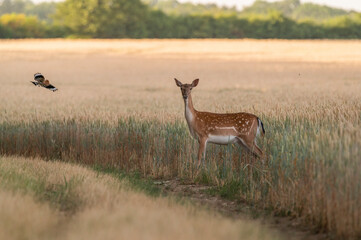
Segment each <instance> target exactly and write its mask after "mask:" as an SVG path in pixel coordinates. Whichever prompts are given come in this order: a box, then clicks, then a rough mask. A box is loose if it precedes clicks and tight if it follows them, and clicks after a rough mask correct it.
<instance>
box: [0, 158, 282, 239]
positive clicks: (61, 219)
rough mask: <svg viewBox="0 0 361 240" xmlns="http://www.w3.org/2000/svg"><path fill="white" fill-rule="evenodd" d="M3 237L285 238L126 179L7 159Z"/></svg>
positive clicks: (1, 166)
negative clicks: (147, 191)
mask: <svg viewBox="0 0 361 240" xmlns="http://www.w3.org/2000/svg"><path fill="white" fill-rule="evenodd" d="M0 173H1V174H0V180H1V181H0V238H1V239H170V238H171V239H200V238H204V237H205V238H207V239H249V240H253V239H270V240H271V239H279V237H280V236H278V235H277V234H276V233H275V232H274V231H271V230H269V229H266V228H265V227H264V226H262V225H261V224H260V223H258V222H257V221H252V220H247V221H245V220H237V221H234V220H230V219H227V218H225V217H222V216H221V215H219V214H217V213H215V212H209V211H206V210H205V209H202V208H200V207H199V206H195V205H192V204H190V203H184V204H179V203H178V202H177V200H176V199H172V198H170V199H169V198H154V197H149V196H146V195H145V194H143V193H140V192H135V191H133V190H132V189H131V187H130V186H129V183H128V182H127V181H126V180H123V181H121V182H119V181H118V180H117V179H115V178H113V177H110V176H107V175H105V174H99V173H96V172H94V171H92V170H90V169H87V168H84V167H81V166H77V165H72V164H65V163H60V162H45V161H43V160H41V159H31V158H19V157H0Z"/></svg>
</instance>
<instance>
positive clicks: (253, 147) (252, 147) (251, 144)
mask: <svg viewBox="0 0 361 240" xmlns="http://www.w3.org/2000/svg"><path fill="white" fill-rule="evenodd" d="M237 143H238V145H240V146H242V147H245V148H246V149H247V150H248V151H250V152H251V153H253V154H254V155H255V156H256V157H259V158H260V157H262V156H263V152H262V150H261V149H260V148H259V147H258V146H257V144H256V143H255V141H247V139H243V138H241V137H237Z"/></svg>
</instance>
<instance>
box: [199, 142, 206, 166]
mask: <svg viewBox="0 0 361 240" xmlns="http://www.w3.org/2000/svg"><path fill="white" fill-rule="evenodd" d="M206 146H207V138H200V139H199V149H198V166H200V165H201V162H202V157H205V152H206Z"/></svg>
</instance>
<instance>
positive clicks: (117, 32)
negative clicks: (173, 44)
mask: <svg viewBox="0 0 361 240" xmlns="http://www.w3.org/2000/svg"><path fill="white" fill-rule="evenodd" d="M55 37H58V38H59V37H60V38H63V37H65V38H282V39H315V38H317V39H319V38H331V39H358V38H361V13H358V12H355V11H346V10H343V9H337V8H332V7H328V6H323V5H318V4H312V3H301V2H300V0H283V1H277V2H267V1H264V0H256V1H255V2H254V4H253V5H251V6H248V7H245V8H244V9H243V10H242V11H240V10H238V9H236V8H235V7H233V8H227V7H218V6H217V5H215V4H192V3H179V2H178V1H177V0H143V1H141V0H132V1H129V0H65V1H63V2H59V3H55V2H43V3H38V4H35V3H33V2H32V1H31V0H0V38H55Z"/></svg>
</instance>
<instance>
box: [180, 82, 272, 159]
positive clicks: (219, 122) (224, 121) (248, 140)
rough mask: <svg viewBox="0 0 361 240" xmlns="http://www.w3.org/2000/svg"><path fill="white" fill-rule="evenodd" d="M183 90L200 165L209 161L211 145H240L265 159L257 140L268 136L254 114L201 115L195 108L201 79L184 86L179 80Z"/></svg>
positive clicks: (186, 115) (190, 129)
mask: <svg viewBox="0 0 361 240" xmlns="http://www.w3.org/2000/svg"><path fill="white" fill-rule="evenodd" d="M174 80H175V82H176V84H177V86H178V87H180V89H181V92H182V96H183V99H184V105H185V118H186V120H187V124H188V127H189V131H190V133H191V134H192V136H193V137H194V138H195V139H197V140H198V142H199V150H198V165H200V164H201V159H202V156H203V157H205V152H206V147H207V143H214V144H219V145H227V144H229V143H237V144H239V145H241V146H243V147H245V148H246V149H248V150H249V151H250V152H251V153H253V154H254V155H256V156H257V157H262V156H263V152H262V150H261V149H260V148H259V147H258V146H257V143H256V136H257V135H259V134H261V136H262V137H263V136H264V135H265V130H264V127H263V123H262V121H261V120H260V119H259V118H258V117H257V116H255V115H253V114H250V113H244V112H240V113H226V114H219V113H210V112H198V111H197V110H195V109H194V107H193V102H192V95H191V91H192V89H193V88H194V87H196V86H197V85H198V82H199V79H196V80H194V81H193V82H192V84H182V83H181V82H180V81H178V80H177V79H176V78H175V79H174Z"/></svg>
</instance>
